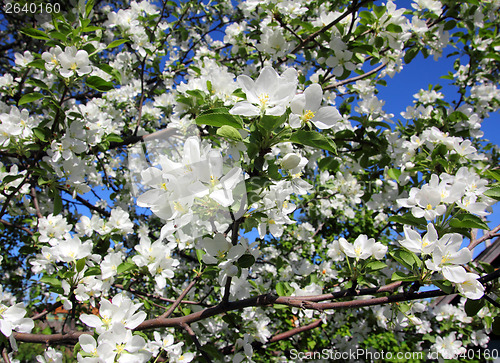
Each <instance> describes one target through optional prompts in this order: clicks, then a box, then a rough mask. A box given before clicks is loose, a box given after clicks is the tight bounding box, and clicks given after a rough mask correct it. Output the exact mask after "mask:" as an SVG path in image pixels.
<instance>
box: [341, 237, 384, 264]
mask: <svg viewBox="0 0 500 363" xmlns="http://www.w3.org/2000/svg"><path fill="white" fill-rule="evenodd" d="M339 243H340V248H341V249H342V251H343V252H344V253H345V254H346V255H347V256H349V257H352V258H355V259H356V260H360V259H361V260H366V259H367V258H370V257H371V256H373V257H375V258H376V259H377V260H380V259H382V258H383V257H384V255H385V254H386V252H387V246H384V245H383V244H382V243H380V242H375V239H374V238H370V239H368V237H367V236H366V235H364V234H361V235H359V236H358V238H356V240H355V241H354V243H349V242H347V240H346V239H345V238H339Z"/></svg>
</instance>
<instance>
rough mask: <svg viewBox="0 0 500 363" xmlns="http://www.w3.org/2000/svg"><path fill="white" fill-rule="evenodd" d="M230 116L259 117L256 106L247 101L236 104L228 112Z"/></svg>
mask: <svg viewBox="0 0 500 363" xmlns="http://www.w3.org/2000/svg"><path fill="white" fill-rule="evenodd" d="M229 113H230V114H231V115H241V116H248V117H250V116H259V115H260V110H259V108H258V107H257V106H254V105H252V104H251V103H250V102H248V101H242V102H238V103H237V104H236V105H234V107H233V108H232V109H231V110H229Z"/></svg>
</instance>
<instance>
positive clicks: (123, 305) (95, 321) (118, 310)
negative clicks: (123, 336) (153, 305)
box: [80, 294, 146, 334]
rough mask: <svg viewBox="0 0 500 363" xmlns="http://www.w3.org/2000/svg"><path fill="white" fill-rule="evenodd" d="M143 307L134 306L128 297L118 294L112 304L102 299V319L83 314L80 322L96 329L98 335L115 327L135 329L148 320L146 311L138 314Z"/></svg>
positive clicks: (100, 313) (100, 311)
mask: <svg viewBox="0 0 500 363" xmlns="http://www.w3.org/2000/svg"><path fill="white" fill-rule="evenodd" d="M141 306H142V304H134V302H133V301H132V300H130V298H128V297H127V296H125V295H123V294H118V295H115V296H114V297H113V300H112V301H111V302H110V301H108V300H106V299H101V306H100V307H99V315H100V317H99V316H97V315H89V314H82V315H81V316H80V320H81V321H82V322H84V323H85V324H86V325H88V326H90V327H92V328H95V329H96V332H97V333H98V334H102V333H103V332H105V331H108V330H110V329H112V328H113V329H114V326H115V325H123V326H125V328H128V329H134V328H136V327H137V326H138V325H139V324H140V323H142V322H143V321H144V320H145V319H146V313H145V312H144V311H139V312H137V313H136V311H137V310H138V309H139V308H140V307H141Z"/></svg>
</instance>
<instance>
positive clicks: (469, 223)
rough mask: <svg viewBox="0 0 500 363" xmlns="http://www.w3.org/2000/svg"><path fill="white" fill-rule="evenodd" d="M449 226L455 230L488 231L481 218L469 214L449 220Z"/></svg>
mask: <svg viewBox="0 0 500 363" xmlns="http://www.w3.org/2000/svg"><path fill="white" fill-rule="evenodd" d="M450 226H452V227H455V228H480V229H485V230H488V231H489V229H490V228H489V227H488V225H487V224H486V223H484V222H483V220H482V219H481V218H479V217H478V216H475V215H472V214H469V213H466V214H459V215H458V216H456V217H455V218H453V219H452V220H450Z"/></svg>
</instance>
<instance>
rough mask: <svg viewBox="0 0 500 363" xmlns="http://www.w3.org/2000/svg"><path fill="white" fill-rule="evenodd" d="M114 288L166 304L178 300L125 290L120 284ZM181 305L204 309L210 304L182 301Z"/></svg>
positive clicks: (132, 289)
mask: <svg viewBox="0 0 500 363" xmlns="http://www.w3.org/2000/svg"><path fill="white" fill-rule="evenodd" d="M113 286H114V287H116V288H118V289H121V290H125V291H129V292H131V293H132V294H135V295H139V296H144V297H149V298H151V299H157V300H160V301H164V302H167V303H173V302H175V301H176V299H169V298H166V297H161V296H158V295H154V294H150V293H149V292H143V291H139V290H136V289H134V288H132V287H128V288H125V286H123V285H120V284H113ZM180 303H181V304H189V305H200V306H203V307H207V306H208V304H205V303H203V302H198V301H191V300H182V301H181V302H180Z"/></svg>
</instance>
